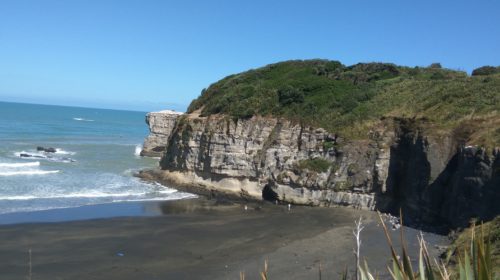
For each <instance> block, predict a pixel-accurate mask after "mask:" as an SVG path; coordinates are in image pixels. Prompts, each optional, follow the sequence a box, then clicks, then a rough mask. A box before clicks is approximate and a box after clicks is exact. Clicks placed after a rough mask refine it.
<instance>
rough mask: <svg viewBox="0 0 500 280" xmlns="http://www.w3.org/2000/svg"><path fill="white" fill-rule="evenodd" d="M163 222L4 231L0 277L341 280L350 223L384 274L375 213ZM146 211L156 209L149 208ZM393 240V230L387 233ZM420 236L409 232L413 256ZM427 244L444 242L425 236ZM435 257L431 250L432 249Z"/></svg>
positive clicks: (164, 212) (223, 215)
mask: <svg viewBox="0 0 500 280" xmlns="http://www.w3.org/2000/svg"><path fill="white" fill-rule="evenodd" d="M155 205H156V206H155V207H158V208H159V209H161V216H154V217H123V218H107V219H95V220H83V221H73V222H59V223H38V224H14V225H3V226H0V240H2V241H1V242H0V276H1V277H0V279H6V280H7V279H26V277H27V276H28V274H29V257H28V250H29V249H31V250H32V279H37V280H42V279H50V280H54V279H72V280H76V279H108V280H113V279H120V280H126V279H134V280H136V279H239V274H240V271H243V272H244V273H245V275H246V279H260V278H259V276H258V274H259V272H260V271H261V270H262V268H263V263H264V260H266V259H267V260H268V263H269V276H270V279H319V266H320V264H321V267H322V276H323V277H322V279H338V275H339V273H340V272H341V271H342V270H343V269H344V267H345V266H346V265H348V266H349V268H350V269H351V270H352V269H353V263H354V257H353V253H352V249H353V247H354V239H353V236H352V229H353V226H354V220H355V219H357V218H359V217H360V216H362V217H363V219H364V221H365V223H366V226H365V229H364V230H363V232H362V239H363V244H362V249H361V255H362V257H363V258H366V260H367V261H368V263H369V265H370V267H371V268H373V269H374V270H375V269H377V270H378V271H381V273H382V274H381V275H382V276H384V275H385V276H387V273H386V269H385V266H386V264H387V260H388V258H389V249H388V247H387V245H386V241H385V237H384V235H383V231H382V228H381V227H380V226H379V225H378V220H377V219H378V218H377V217H376V213H374V212H368V211H358V210H352V209H347V208H310V207H293V206H292V209H291V211H288V210H287V207H286V206H284V205H279V206H276V205H273V204H268V203H263V204H248V210H246V211H245V210H244V205H243V204H223V205H219V204H218V203H216V202H215V201H211V200H206V199H202V198H200V199H191V200H181V201H169V202H162V203H160V202H158V203H156V204H155ZM149 207H152V206H151V205H150V206H149ZM392 233H393V235H394V237H396V235H397V234H398V232H396V231H394V232H392ZM417 234H418V232H417V231H416V230H413V229H407V230H406V236H407V239H408V241H409V247H410V251H412V252H413V254H414V255H416V252H417V251H416V248H417V240H416V235H417ZM425 237H426V240H427V241H428V242H429V243H431V244H441V245H443V244H446V242H447V241H446V237H443V236H438V235H434V234H426V235H425ZM429 247H430V249H431V251H432V253H434V254H437V250H436V249H435V248H434V246H429Z"/></svg>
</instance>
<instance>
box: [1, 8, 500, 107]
mask: <svg viewBox="0 0 500 280" xmlns="http://www.w3.org/2000/svg"><path fill="white" fill-rule="evenodd" d="M499 14H500V1H494V0H491V1H485V0H482V1H478V0H476V1H461V0H453V1H444V0H443V1H437V0H433V1H427V0H419V1H409V0H408V1H407V0H397V1H390V0H387V1H385V0H378V1H374V0H349V1H347V0H345V1H334V0H329V1H315V0H304V1H294V0H282V1H278V0H251V1H237V0H227V1H226V0H199V1H192V0H178V1H169V0H158V1H154V0H136V1H127V0H116V1H113V0H59V1H55V0H44V1H39V0H33V1H25V0H0V101H12V102H26V103H39V104H56V105H72V106H81V107H95V108H111V109H127V110H136V111H154V110H160V109H174V110H178V111H184V110H185V109H186V107H187V106H188V105H189V103H190V102H191V100H192V99H194V98H196V97H197V96H199V94H200V92H201V90H202V89H203V88H206V87H208V86H209V85H210V84H211V83H214V82H216V81H217V80H219V79H221V78H223V77H225V76H228V75H230V74H234V73H238V72H242V71H245V70H248V69H251V68H257V67H261V66H264V65H267V64H270V63H275V62H278V61H283V60H291V59H312V58H322V59H331V60H339V61H341V62H342V63H343V64H345V65H351V64H355V63H358V62H392V63H396V64H399V65H407V66H427V65H429V64H431V63H434V62H440V63H441V64H442V65H443V66H444V67H446V68H451V69H459V70H464V71H467V72H469V73H470V72H471V71H472V69H474V68H477V67H479V66H483V65H495V66H496V65H500V28H499V27H500V16H499Z"/></svg>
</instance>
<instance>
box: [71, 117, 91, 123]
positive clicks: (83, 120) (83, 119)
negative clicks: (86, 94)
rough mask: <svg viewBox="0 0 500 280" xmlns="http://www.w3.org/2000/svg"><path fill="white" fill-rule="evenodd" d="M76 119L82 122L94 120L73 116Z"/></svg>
mask: <svg viewBox="0 0 500 280" xmlns="http://www.w3.org/2000/svg"><path fill="white" fill-rule="evenodd" d="M73 120H75V121H80V122H93V121H94V120H91V119H85V118H73Z"/></svg>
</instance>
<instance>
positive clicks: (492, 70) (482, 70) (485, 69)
mask: <svg viewBox="0 0 500 280" xmlns="http://www.w3.org/2000/svg"><path fill="white" fill-rule="evenodd" d="M497 73H500V67H493V66H482V67H479V68H476V69H474V70H473V71H472V76H486V75H492V74H497Z"/></svg>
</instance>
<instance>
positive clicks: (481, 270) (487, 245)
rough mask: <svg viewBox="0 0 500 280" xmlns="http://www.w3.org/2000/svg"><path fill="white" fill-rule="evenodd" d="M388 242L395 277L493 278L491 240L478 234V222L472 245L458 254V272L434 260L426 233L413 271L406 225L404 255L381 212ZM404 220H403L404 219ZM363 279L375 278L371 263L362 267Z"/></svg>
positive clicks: (421, 279) (396, 279)
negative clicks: (395, 242) (406, 238)
mask: <svg viewBox="0 0 500 280" xmlns="http://www.w3.org/2000/svg"><path fill="white" fill-rule="evenodd" d="M379 218H380V221H381V223H382V226H383V229H384V232H385V236H386V238H387V243H388V245H389V248H390V250H391V256H392V268H390V267H387V269H388V271H389V273H390V274H391V277H392V279H394V280H417V279H419V280H450V279H460V280H493V279H494V278H493V277H494V275H493V265H492V260H491V256H492V254H491V242H490V241H489V240H488V241H486V240H485V238H484V236H485V235H484V231H481V235H480V236H479V237H477V236H476V234H475V230H474V229H475V225H472V230H471V238H470V240H471V241H470V242H471V245H470V248H468V249H464V250H463V251H462V252H461V254H460V256H459V264H458V265H459V271H458V273H457V275H454V274H453V273H450V270H449V269H448V268H447V267H446V266H445V265H444V264H443V263H441V264H439V263H438V262H437V261H436V260H435V259H434V262H431V258H430V257H429V252H428V250H427V246H426V244H425V241H424V238H423V236H420V238H419V246H420V250H419V259H418V269H417V270H414V269H413V267H412V262H411V259H410V256H409V254H408V249H407V246H406V240H405V238H404V231H403V227H401V254H400V255H398V254H397V253H396V250H395V248H394V245H393V243H392V240H391V237H390V236H389V231H388V230H387V227H386V225H385V223H384V220H383V219H382V217H381V216H380V214H379ZM401 220H402V219H401ZM358 269H359V270H360V275H361V280H374V279H375V277H373V274H372V273H371V272H370V270H369V268H368V265H367V264H366V263H365V266H364V267H359V268H358Z"/></svg>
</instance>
